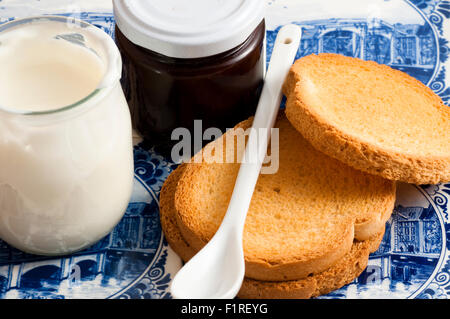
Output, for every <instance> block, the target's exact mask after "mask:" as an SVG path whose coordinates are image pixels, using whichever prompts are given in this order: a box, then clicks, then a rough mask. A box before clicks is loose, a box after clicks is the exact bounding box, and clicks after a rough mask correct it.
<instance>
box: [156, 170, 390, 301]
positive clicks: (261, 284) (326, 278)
mask: <svg viewBox="0 0 450 319" xmlns="http://www.w3.org/2000/svg"><path fill="white" fill-rule="evenodd" d="M184 169H185V165H181V166H180V167H178V168H177V169H176V170H175V171H174V172H172V174H171V175H170V176H169V177H168V179H167V180H166V182H165V183H164V186H163V188H162V190H161V195H160V218H161V226H162V229H163V232H164V236H165V238H166V240H167V241H168V243H169V245H170V246H171V248H172V249H173V250H174V251H175V252H176V253H177V254H178V255H179V256H180V257H181V259H182V260H183V261H185V262H186V261H188V260H189V259H190V258H192V257H193V256H194V254H195V253H196V250H194V248H193V247H192V246H191V245H190V244H189V243H187V241H186V240H184V238H183V236H182V234H181V232H180V230H179V228H178V225H177V221H176V217H175V215H176V210H175V203H174V198H175V191H176V187H177V184H178V180H179V179H180V177H181V175H182V174H183V171H184ZM383 233H384V230H383V231H382V232H381V233H379V234H377V235H375V236H373V237H372V238H371V239H369V240H366V241H363V242H357V241H355V242H354V243H353V246H352V248H351V250H350V252H348V253H347V254H346V255H345V256H344V257H343V258H342V259H341V260H339V261H338V262H337V263H336V264H335V265H333V266H332V267H330V268H329V269H327V270H325V271H324V272H322V273H319V274H315V275H312V276H310V277H307V278H304V279H300V280H293V281H285V282H269V281H258V280H254V279H248V278H245V279H244V282H243V284H242V286H241V289H240V291H239V294H238V297H239V298H246V299H255V298H261V299H262V298H264V299H277V298H280V299H287V298H291V299H292V298H298V299H306V298H311V297H315V296H319V295H323V294H327V293H329V292H331V291H333V290H336V289H339V288H340V287H342V286H344V285H346V284H348V283H350V282H352V281H353V280H354V279H355V278H356V277H358V276H359V275H360V274H361V272H362V271H363V270H364V269H365V268H366V266H367V261H368V256H369V254H370V253H371V252H374V251H376V250H377V249H378V246H379V244H380V242H381V239H382V237H383Z"/></svg>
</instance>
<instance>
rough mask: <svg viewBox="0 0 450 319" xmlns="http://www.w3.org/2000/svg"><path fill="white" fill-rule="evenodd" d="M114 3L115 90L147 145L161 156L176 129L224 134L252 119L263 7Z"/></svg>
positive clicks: (236, 0) (251, 1) (247, 3)
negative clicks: (118, 57)
mask: <svg viewBox="0 0 450 319" xmlns="http://www.w3.org/2000/svg"><path fill="white" fill-rule="evenodd" d="M113 4H114V15H115V21H116V28H115V38H116V43H117V45H118V47H119V50H120V52H121V54H122V60H123V63H124V68H123V76H122V86H123V89H124V92H125V95H126V97H127V101H128V105H129V107H130V111H131V116H132V122H133V126H134V129H135V130H136V131H137V132H138V133H140V135H141V136H142V137H143V138H144V140H145V141H146V142H147V143H149V144H150V145H152V146H159V150H160V151H162V152H163V153H167V152H169V151H170V149H171V147H172V146H173V145H174V144H175V143H177V142H178V141H177V140H172V132H173V130H174V129H176V128H179V127H183V128H187V129H188V130H189V131H190V132H191V133H192V134H193V132H194V123H195V122H197V124H198V123H199V122H198V121H195V120H201V130H200V132H204V131H205V130H206V129H208V128H211V127H214V128H219V129H220V130H221V132H224V131H225V130H226V129H227V128H232V127H233V126H235V125H236V124H237V123H238V122H240V121H242V120H244V119H246V118H248V117H249V116H251V115H254V113H255V110H256V106H257V103H258V100H259V95H260V91H261V87H262V82H263V78H264V73H265V22H264V11H265V1H261V0H227V1H225V2H224V1H220V0H195V1H181V0H152V1H132V0H114V1H113ZM198 131H199V130H198V128H196V129H195V132H198ZM195 138H198V137H195ZM193 140H194V137H192V141H193ZM202 140H203V139H202ZM207 142H209V141H208V140H206V141H204V142H203V144H202V145H204V144H206V143H207ZM193 144H194V143H193ZM196 145H197V147H198V144H196ZM193 151H198V149H196V150H193Z"/></svg>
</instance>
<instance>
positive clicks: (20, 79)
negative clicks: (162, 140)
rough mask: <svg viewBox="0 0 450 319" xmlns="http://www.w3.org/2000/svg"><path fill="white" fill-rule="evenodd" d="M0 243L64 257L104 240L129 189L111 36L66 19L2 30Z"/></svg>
mask: <svg viewBox="0 0 450 319" xmlns="http://www.w3.org/2000/svg"><path fill="white" fill-rule="evenodd" d="M0 68H1V72H0V238H1V239H3V240H4V241H6V242H7V243H9V244H10V245H12V246H14V247H16V248H18V249H21V250H23V251H26V252H30V253H35V254H42V255H61V254H67V253H70V252H74V251H77V250H81V249H83V248H85V247H87V246H90V245H92V244H93V243H95V242H96V241H98V240H100V239H101V238H102V237H104V236H105V235H107V234H108V233H109V232H110V231H111V230H112V228H113V227H114V226H115V225H116V224H117V223H118V222H119V220H120V219H121V218H122V216H123V214H124V212H125V210H126V207H127V205H128V202H129V199H130V196H131V191H132V184H133V150H132V129H131V120H130V114H129V110H128V107H127V103H126V100H125V98H124V95H123V92H122V88H121V86H120V83H119V80H120V74H121V68H122V62H121V58H120V54H119V52H118V50H117V47H116V46H115V44H114V42H113V40H112V39H111V38H110V37H109V36H108V35H107V34H106V33H104V32H103V31H101V30H100V29H98V28H96V27H94V26H92V25H90V24H88V23H85V22H82V21H79V20H74V19H72V18H66V17H56V16H45V17H33V18H27V19H21V20H15V21H12V22H9V23H6V24H3V25H1V26H0Z"/></svg>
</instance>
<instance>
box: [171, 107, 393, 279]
mask: <svg viewBox="0 0 450 319" xmlns="http://www.w3.org/2000/svg"><path fill="white" fill-rule="evenodd" d="M238 127H239V128H243V129H245V128H248V127H251V120H247V121H244V122H242V123H241V124H240V125H238ZM276 127H278V128H279V136H280V141H279V170H278V172H277V173H276V174H271V175H260V177H259V180H258V183H257V185H256V189H255V193H254V195H253V198H252V202H251V205H250V209H249V211H248V215H247V219H246V223H245V229H244V239H243V243H244V255H245V261H246V276H247V277H248V278H253V279H257V280H270V281H284V280H295V279H300V278H305V277H307V276H308V275H311V274H316V273H319V272H322V271H324V270H326V269H328V268H329V267H330V266H331V265H333V264H335V263H336V262H337V261H338V260H340V259H342V258H343V256H344V255H345V254H347V253H348V252H349V251H350V249H351V247H352V244H353V240H354V239H355V238H356V239H358V240H366V239H369V238H370V237H372V236H374V235H376V234H377V233H379V232H380V231H381V230H382V229H383V228H384V224H385V222H386V220H387V219H388V218H389V216H390V214H391V212H392V210H393V207H394V201H395V183H393V182H392V181H388V180H385V179H383V178H380V177H378V176H374V175H370V174H366V173H363V172H361V171H358V170H355V169H353V168H351V167H349V166H347V165H344V164H343V163H341V162H339V161H337V160H334V159H332V158H330V157H328V156H326V155H324V154H322V153H321V152H318V151H316V150H315V149H314V148H313V147H312V146H311V145H310V144H309V143H308V142H307V141H306V140H305V139H304V138H302V136H301V135H300V133H298V132H297V131H296V130H295V129H294V128H293V127H292V126H291V125H290V123H289V121H288V120H287V119H286V117H285V116H284V115H283V116H280V117H279V119H278V121H277V123H276ZM240 134H243V131H242V130H238V129H232V130H229V131H228V132H227V133H226V134H224V136H222V137H221V138H220V139H218V140H216V141H215V142H213V143H212V145H224V146H223V147H224V148H226V146H227V143H226V140H227V139H235V138H236V135H240ZM220 143H223V144H220ZM210 146H211V145H210ZM228 146H229V145H228ZM227 151H229V150H227ZM203 156H208V155H205V154H203ZM239 166H240V165H239V164H237V163H236V164H218V163H211V164H209V163H207V158H205V159H204V162H203V163H198V164H197V163H190V164H188V165H186V167H185V168H184V172H183V175H182V177H181V178H180V180H179V182H178V186H177V190H176V194H175V204H176V210H177V215H176V216H177V224H178V227H179V229H180V231H181V233H182V235H183V238H184V239H185V240H186V241H187V242H188V243H189V244H190V245H191V246H192V247H193V248H194V249H195V250H199V249H200V248H201V247H203V245H205V244H206V243H207V242H208V241H209V240H210V239H211V238H212V236H213V235H214V234H215V232H216V231H217V229H218V227H219V225H220V223H221V222H222V219H223V216H224V215H225V212H226V210H227V207H228V203H229V200H230V198H231V193H232V191H233V188H234V182H235V180H236V176H237V173H238V170H239Z"/></svg>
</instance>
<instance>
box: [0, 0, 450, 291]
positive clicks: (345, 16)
mask: <svg viewBox="0 0 450 319" xmlns="http://www.w3.org/2000/svg"><path fill="white" fill-rule="evenodd" d="M110 6H111V3H110V1H107V0H99V1H87V0H79V1H73V0H41V1H38V0H14V1H13V0H2V1H1V0H0V23H2V22H6V21H9V20H11V19H14V18H17V17H23V16H24V15H36V14H45V13H48V14H62V15H70V16H74V17H77V18H81V19H83V20H86V21H88V22H90V23H92V24H94V25H97V26H98V27H100V28H102V29H104V30H105V31H106V32H107V33H108V34H110V35H111V36H114V34H113V29H114V28H113V26H114V18H113V16H112V8H111V7H110ZM268 8H269V10H268V13H267V18H266V22H267V27H268V31H267V60H269V59H270V53H271V49H272V46H273V41H274V38H275V35H276V32H277V30H278V29H279V28H280V27H281V26H283V25H285V24H287V23H295V24H298V25H300V26H302V28H303V39H302V42H301V47H300V50H299V52H298V54H297V57H301V56H305V55H308V54H311V53H319V52H335V53H340V54H344V55H348V56H356V57H359V58H363V59H366V60H375V61H377V62H379V63H384V64H388V65H390V66H391V67H393V68H396V69H399V70H402V71H404V72H407V73H409V74H410V75H412V76H414V77H416V78H417V79H419V80H420V81H422V82H423V83H425V84H426V85H428V86H430V88H431V89H433V90H434V91H435V92H436V93H437V94H439V95H440V96H441V97H442V99H443V100H444V102H446V103H447V104H448V103H449V102H450V101H449V99H450V95H449V92H450V91H449V85H448V82H447V73H446V72H447V69H448V67H447V63H449V59H448V54H449V46H448V39H449V37H448V35H447V34H446V32H447V30H450V29H449V28H448V26H449V18H450V2H449V1H439V0H411V1H407V0H364V1H363V0H340V1H333V0H268ZM143 145H144V144H142V145H140V146H139V145H138V146H136V147H135V150H134V155H135V182H134V191H133V195H132V200H131V202H130V204H129V206H128V209H127V211H126V214H125V216H124V218H123V219H122V220H121V222H120V223H119V224H118V225H117V227H116V228H115V229H114V230H113V231H112V232H111V233H110V234H109V235H108V236H106V237H105V238H104V239H102V240H101V241H100V242H99V243H97V244H96V245H94V246H93V247H91V248H89V249H86V250H84V251H82V252H79V253H76V254H73V255H70V256H65V257H62V258H54V257H39V256H34V255H29V254H25V253H22V252H20V251H18V250H16V249H14V248H11V247H9V246H8V245H7V244H5V243H3V242H1V241H0V298H170V297H171V296H170V292H169V289H168V288H169V284H170V281H171V280H172V278H173V276H174V274H175V273H176V272H177V271H178V270H179V269H180V267H181V265H182V263H181V260H180V259H179V258H178V256H177V255H176V254H175V253H174V252H173V251H172V250H171V249H170V247H169V246H168V245H167V242H166V241H165V239H164V236H163V234H162V231H161V226H160V223H159V211H158V198H159V191H160V189H161V186H162V184H163V182H164V180H165V179H166V178H167V176H168V174H169V173H170V172H171V171H172V169H173V168H174V165H173V164H172V163H170V162H169V161H168V160H167V159H165V158H163V157H162V156H160V155H159V154H158V153H157V152H155V151H154V150H153V149H145V147H144V146H143ZM449 201H450V184H441V185H422V186H414V185H408V184H400V185H399V187H398V194H397V203H396V206H395V212H394V214H393V215H392V217H391V218H390V220H389V221H388V222H387V224H386V233H385V235H384V238H383V242H382V244H381V246H380V248H379V249H378V250H377V251H376V252H375V253H373V254H372V255H371V256H370V260H369V265H368V267H367V269H366V270H365V271H364V272H363V273H362V274H361V276H359V278H357V279H355V280H354V281H353V282H352V283H351V284H349V285H347V286H345V287H343V288H341V289H339V290H337V291H334V292H332V293H330V294H329V295H327V296H322V297H321V298H448V296H449V294H450V260H449V249H450V223H449V216H448V214H449V206H450V204H449ZM447 236H449V239H447Z"/></svg>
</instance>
